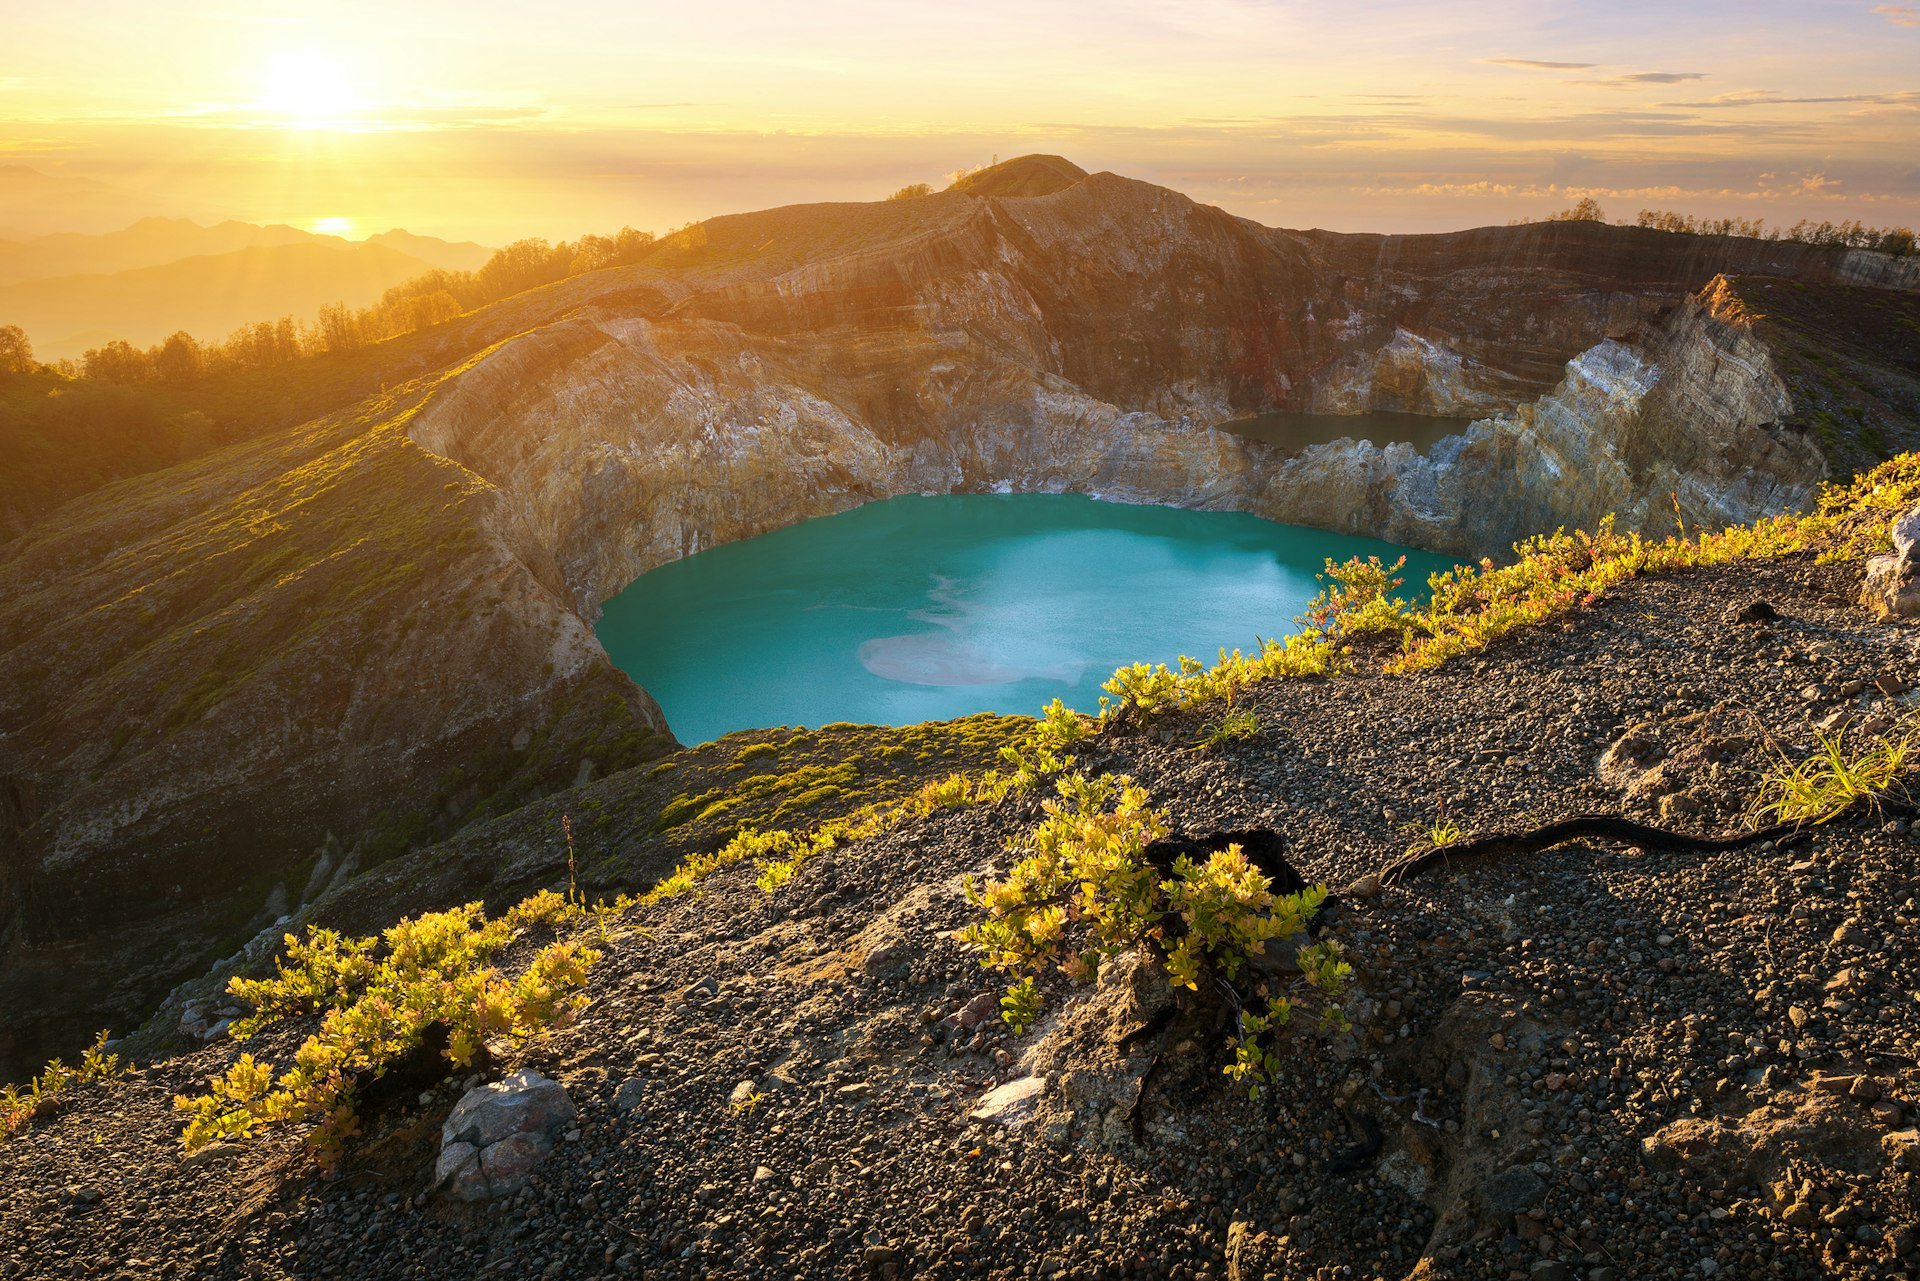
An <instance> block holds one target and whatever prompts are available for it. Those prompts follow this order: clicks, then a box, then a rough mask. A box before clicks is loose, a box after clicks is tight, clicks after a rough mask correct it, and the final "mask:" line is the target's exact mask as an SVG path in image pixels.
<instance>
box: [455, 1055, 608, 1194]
mask: <svg viewBox="0 0 1920 1281" xmlns="http://www.w3.org/2000/svg"><path fill="white" fill-rule="evenodd" d="M576 1115H577V1113H576V1112H575V1110H574V1106H573V1101H572V1100H571V1099H569V1098H568V1097H567V1092H566V1090H565V1089H564V1088H563V1087H562V1086H561V1085H560V1083H559V1082H557V1081H553V1080H550V1079H549V1078H547V1077H544V1076H542V1075H540V1073H538V1072H535V1071H534V1070H533V1069H531V1068H522V1069H521V1070H520V1071H518V1072H515V1073H514V1074H513V1075H512V1076H510V1077H508V1078H507V1079H506V1080H504V1081H497V1082H492V1083H489V1084H486V1085H481V1086H476V1087H475V1088H474V1089H471V1090H469V1091H467V1093H466V1094H465V1095H463V1096H462V1097H461V1099H460V1101H459V1102H458V1103H457V1104H455V1105H454V1108H453V1112H452V1114H451V1115H449V1116H448V1117H447V1120H446V1123H445V1124H443V1125H442V1126H441V1127H440V1159H439V1162H438V1164H437V1165H436V1166H435V1169H434V1186H435V1187H436V1188H439V1189H441V1190H443V1191H445V1192H446V1193H447V1195H449V1196H452V1197H454V1198H455V1199H457V1200H462V1201H480V1200H485V1199H487V1198H489V1197H497V1196H506V1195H509V1194H510V1193H513V1192H517V1191H518V1190H519V1189H520V1188H521V1186H523V1185H524V1184H525V1183H526V1180H527V1176H528V1175H529V1174H531V1173H533V1171H534V1170H535V1169H537V1168H538V1167H539V1165H540V1163H541V1162H543V1161H545V1160H546V1159H547V1157H548V1155H550V1154H551V1153H552V1151H553V1147H554V1143H555V1142H556V1141H557V1140H558V1139H559V1137H560V1136H561V1135H562V1134H564V1133H566V1131H567V1130H568V1129H569V1128H570V1127H571V1126H572V1125H573V1122H574V1119H575V1117H576Z"/></svg>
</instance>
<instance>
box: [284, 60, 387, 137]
mask: <svg viewBox="0 0 1920 1281" xmlns="http://www.w3.org/2000/svg"><path fill="white" fill-rule="evenodd" d="M260 104H261V105H262V106H263V107H265V108H267V109H268V110H269V111H272V112H273V113H274V114H275V115H278V116H280V117H282V118H283V119H284V120H285V122H286V123H287V124H288V125H290V126H292V127H295V128H306V129H321V128H328V127H333V126H338V125H341V124H344V123H346V122H348V121H350V120H353V119H355V118H357V117H358V116H360V115H361V114H362V113H363V111H364V106H365V104H364V103H363V102H362V101H361V99H360V98H359V96H358V95H357V94H356V93H355V92H354V89H353V86H352V84H351V83H350V82H349V81H348V79H347V77H346V75H345V74H344V73H343V72H342V70H341V68H340V65H339V64H338V63H336V62H335V61H333V60H332V59H331V58H328V57H326V56H325V55H323V54H317V53H305V52H302V53H286V54H281V55H280V56H278V57H276V58H274V59H273V60H272V61H271V62H270V63H268V64H267V68H266V74H265V77H264V79H263V82H262V85H261V95H260Z"/></svg>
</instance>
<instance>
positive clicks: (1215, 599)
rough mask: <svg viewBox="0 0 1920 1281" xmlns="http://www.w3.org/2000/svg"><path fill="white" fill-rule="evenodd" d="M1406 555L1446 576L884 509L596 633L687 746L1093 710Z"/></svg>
mask: <svg viewBox="0 0 1920 1281" xmlns="http://www.w3.org/2000/svg"><path fill="white" fill-rule="evenodd" d="M1403 553H1404V554H1405V555H1406V557H1407V568H1406V571H1405V573H1406V578H1407V585H1408V587H1409V588H1419V589H1424V586H1425V583H1426V578H1427V575H1428V574H1429V573H1432V572H1433V571H1435V570H1439V569H1445V568H1447V567H1448V566H1450V565H1451V564H1452V561H1450V560H1448V559H1446V558H1444V557H1441V556H1435V555H1432V554H1429V553H1425V552H1417V551H1413V550H1411V549H1408V548H1403V547H1396V546H1394V545H1393V544H1391V543H1384V542H1381V541H1379V540H1377V539H1372V538H1358V537H1353V536H1350V535H1344V534H1330V533H1327V532H1325V531H1323V530H1317V529H1307V528H1304V527H1301V526H1298V525H1277V524H1274V523H1273V522H1271V521H1265V520H1261V519H1259V518H1258V517H1255V516H1247V515H1242V514H1240V513H1235V512H1199V511H1186V510H1183V509H1180V508H1175V507H1137V506H1127V505H1123V504H1119V503H1103V502H1095V501H1094V500H1092V499H1090V498H1084V497H1081V496H1078V495H1072V494H966V495H955V496H950V497H908V498H894V499H889V500H887V501H885V502H878V503H870V504H868V505H866V506H864V507H860V508H857V509H855V510H853V511H850V512H844V513H842V514H840V515H837V516H824V517H821V518H819V519H816V520H809V521H806V522H804V523H802V524H799V525H794V526H791V527H789V528H787V529H782V530H778V531H776V532H774V533H771V534H766V535H763V536H761V537H759V538H752V539H747V540H745V541H743V542H738V543H729V544H726V545H725V546H721V547H715V548H713V549H711V550H709V551H704V552H700V553H698V554H696V555H693V556H689V557H687V558H686V559H684V560H679V561H675V562H674V563H672V564H670V565H663V566H661V567H660V568H659V569H656V570H653V571H651V572H649V573H646V574H643V575H641V576H640V577H639V578H638V579H636V580H634V582H633V583H632V584H631V585H630V586H628V588H627V589H626V590H625V591H623V592H621V593H620V594H619V595H618V596H616V597H614V598H613V599H612V600H610V601H608V602H607V603H606V608H605V613H604V615H603V616H602V618H601V620H600V625H599V629H598V631H599V636H600V641H601V643H602V644H603V645H605V646H606V649H607V653H608V654H609V655H610V656H611V657H612V658H613V661H614V662H615V663H616V664H617V665H618V666H619V667H620V668H621V669H622V670H623V671H625V672H626V673H627V674H628V675H629V676H631V677H633V679H634V680H635V681H637V682H638V683H639V684H641V685H642V686H644V687H646V689H647V690H649V691H650V692H651V693H652V694H653V696H654V697H655V698H657V699H658V700H659V701H660V705H661V707H662V708H664V709H665V711H666V714H667V723H668V724H669V725H670V726H671V727H672V729H673V731H674V733H675V734H676V735H677V736H678V737H679V738H680V740H681V741H682V742H686V743H699V742H705V741H707V740H709V739H713V738H717V737H719V736H720V735H722V734H725V733H728V732H730V731H733V730H737V729H749V728H756V727H762V726H773V725H823V724H828V723H830V722H833V721H859V722H870V723H876V724H886V725H908V724H912V723H914V722H917V721H925V720H943V719H946V718H949V717H955V716H965V715H968V714H970V713H973V712H985V711H993V712H1022V713H1027V714H1034V713H1037V712H1038V711H1039V710H1040V709H1041V708H1042V707H1044V706H1045V705H1046V704H1047V703H1048V702H1049V701H1050V700H1052V699H1055V698H1058V699H1061V700H1062V701H1064V702H1065V703H1066V704H1067V705H1068V706H1069V707H1076V708H1079V709H1080V710H1082V711H1090V710H1095V709H1097V708H1098V707H1099V699H1100V685H1101V682H1103V681H1105V680H1106V679H1107V678H1108V677H1109V676H1111V675H1112V674H1113V669H1114V668H1116V667H1119V666H1122V665H1124V664H1127V663H1132V662H1142V661H1145V662H1164V663H1168V664H1171V663H1172V662H1173V661H1174V659H1176V658H1177V657H1178V656H1179V655H1181V654H1192V655H1194V656H1195V657H1202V658H1206V659H1208V660H1212V659H1213V657H1214V656H1215V654H1216V652H1217V651H1218V650H1219V649H1220V648H1221V647H1222V646H1225V647H1226V648H1228V649H1232V648H1235V647H1238V648H1240V649H1251V648H1252V647H1253V645H1254V637H1255V636H1256V635H1258V636H1283V635H1285V634H1287V633H1288V632H1291V631H1294V630H1296V627H1295V625H1294V623H1293V619H1294V618H1295V616H1296V615H1298V614H1299V613H1300V611H1301V609H1302V608H1303V607H1304V606H1305V605H1306V604H1307V602H1308V600H1309V599H1311V598H1312V596H1313V594H1314V592H1315V591H1317V590H1318V584H1317V583H1316V582H1315V580H1314V574H1315V573H1316V572H1318V571H1319V570H1320V569H1321V568H1322V566H1323V564H1324V563H1325V561H1326V560H1327V558H1329V557H1331V558H1333V559H1335V560H1344V559H1346V558H1347V557H1350V556H1366V555H1378V556H1380V557H1381V558H1382V559H1385V560H1388V561H1391V560H1392V559H1393V558H1394V557H1396V556H1399V555H1401V554H1403ZM1409 594H1411V593H1409Z"/></svg>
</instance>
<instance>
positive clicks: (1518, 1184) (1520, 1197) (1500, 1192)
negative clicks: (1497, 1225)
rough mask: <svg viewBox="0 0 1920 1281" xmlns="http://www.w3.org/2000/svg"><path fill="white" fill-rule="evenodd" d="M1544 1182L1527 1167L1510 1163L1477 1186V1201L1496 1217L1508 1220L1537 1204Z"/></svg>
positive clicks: (1540, 1199)
mask: <svg viewBox="0 0 1920 1281" xmlns="http://www.w3.org/2000/svg"><path fill="white" fill-rule="evenodd" d="M1546 1195H1547V1183H1546V1180H1545V1179H1542V1178H1541V1177H1540V1176H1539V1175H1537V1174H1535V1173H1534V1172H1533V1168H1532V1167H1531V1166H1525V1165H1511V1166H1508V1167H1507V1168H1506V1169H1504V1170H1502V1171H1500V1173H1498V1174H1496V1175H1494V1176H1493V1177H1492V1178H1490V1179H1488V1180H1487V1181H1486V1182H1485V1183H1482V1184H1481V1185H1480V1204H1481V1206H1482V1207H1483V1208H1484V1209H1485V1210H1486V1212H1487V1213H1488V1214H1489V1215H1490V1216H1492V1217H1494V1218H1496V1219H1509V1218H1512V1217H1513V1216H1514V1215H1517V1214H1524V1213H1526V1212H1527V1211H1528V1210H1531V1209H1533V1207H1534V1206H1536V1205H1539V1204H1540V1202H1541V1201H1542V1200H1544V1199H1545V1198H1546Z"/></svg>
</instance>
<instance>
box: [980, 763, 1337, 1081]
mask: <svg viewBox="0 0 1920 1281" xmlns="http://www.w3.org/2000/svg"><path fill="white" fill-rule="evenodd" d="M1055 790H1056V791H1057V792H1058V797H1057V798H1055V799H1050V800H1048V801H1047V802H1046V803H1045V810H1046V818H1045V820H1044V821H1043V822H1042V823H1041V824H1040V826H1039V827H1037V828H1036V829H1034V831H1033V833H1032V834H1031V835H1030V836H1029V837H1028V838H1027V839H1026V840H1025V842H1024V843H1023V844H1022V845H1021V846H1020V849H1021V850H1022V852H1023V853H1024V854H1025V857H1024V858H1022V859H1021V860H1020V861H1019V862H1018V863H1016V864H1014V866H1013V867H1012V868H1011V869H1010V870H1009V871H1008V872H1007V874H1006V876H1004V877H1002V878H1000V879H998V880H995V881H991V882H989V883H987V884H986V885H984V886H980V885H976V884H974V883H973V882H972V881H971V880H969V882H968V886H967V894H968V898H969V899H970V900H971V901H972V902H973V903H974V904H975V905H976V906H978V907H979V908H980V909H981V911H982V913H983V917H982V919H981V920H979V921H976V922H975V923H974V924H973V925H971V926H969V927H968V928H967V929H966V931H965V932H964V933H963V935H962V937H963V938H964V939H965V941H966V942H968V943H969V944H971V945H972V946H973V947H975V948H977V949H978V950H979V952H980V956H981V964H982V965H984V966H985V967H986V968H988V969H990V970H998V971H1001V972H1003V973H1009V974H1013V975H1015V976H1016V978H1015V979H1014V981H1013V983H1012V984H1011V986H1009V987H1008V989H1007V993H1006V995H1005V996H1004V997H1002V998H1001V1002H1000V1004H1001V1007H1002V1010H1003V1012H1004V1017H1005V1019H1006V1021H1007V1022H1008V1023H1010V1024H1012V1025H1013V1027H1014V1028H1015V1030H1016V1031H1020V1032H1024V1031H1025V1030H1026V1029H1027V1027H1028V1026H1030V1025H1031V1024H1032V1023H1033V1021H1034V1020H1035V1019H1036V1018H1037V1017H1038V1015H1039V1012H1040V1010H1041V1007H1042V997H1041V994H1040V989H1039V983H1038V980H1040V979H1041V978H1043V977H1044V976H1045V974H1046V972H1047V971H1049V970H1056V969H1057V970H1059V971H1060V972H1061V973H1063V974H1065V975H1066V976H1067V977H1068V978H1069V979H1070V980H1071V981H1073V982H1076V983H1089V982H1091V981H1092V980H1093V979H1094V977H1095V976H1096V975H1097V974H1098V972H1099V967H1100V963H1101V962H1102V961H1105V960H1107V959H1108V958H1110V957H1113V956H1116V955H1118V954H1119V953H1121V952H1123V951H1127V950H1130V949H1135V948H1138V949H1141V950H1142V951H1143V952H1144V953H1145V954H1146V955H1148V956H1151V957H1153V958H1154V959H1155V960H1157V961H1158V963H1159V964H1160V965H1161V966H1162V967H1163V968H1164V969H1165V971H1166V975H1167V979H1168V981H1169V982H1171V983H1172V984H1173V985H1174V986H1175V987H1179V988H1184V989H1186V990H1187V991H1189V992H1192V993H1196V994H1202V999H1203V1000H1207V1001H1211V1000H1213V999H1215V997H1216V996H1218V997H1223V998H1224V999H1225V1000H1226V1001H1227V1002H1228V1004H1229V1006H1230V1007H1231V1010H1232V1012H1233V1015H1234V1017H1235V1019H1236V1035H1235V1036H1234V1038H1233V1040H1232V1046H1233V1049H1234V1058H1233V1061H1232V1062H1231V1063H1230V1064H1229V1065H1228V1066H1227V1069H1226V1071H1227V1072H1228V1074H1229V1075H1231V1076H1232V1077H1234V1078H1235V1079H1236V1080H1243V1081H1247V1082H1248V1083H1249V1087H1250V1088H1251V1089H1254V1090H1256V1091H1257V1090H1258V1088H1259V1085H1260V1083H1261V1082H1262V1081H1264V1080H1268V1079H1271V1078H1272V1076H1273V1075H1274V1073H1275V1072H1276V1071H1277V1069H1278V1066H1279V1060H1278V1057H1277V1055H1276V1054H1275V1053H1274V1049H1273V1045H1272V1036H1273V1034H1274V1033H1276V1032H1278V1031H1279V1030H1280V1029H1282V1028H1284V1027H1287V1026H1288V1025H1289V1024H1290V1023H1291V1022H1292V1021H1293V1018H1294V1015H1295V1013H1296V1010H1297V1008H1298V1007H1299V1006H1300V1005H1301V1004H1302V1003H1305V1004H1306V1005H1308V1006H1310V1007H1312V1008H1313V1009H1314V1010H1315V1011H1316V1013H1317V1014H1318V1016H1319V1019H1320V1022H1321V1026H1322V1027H1323V1028H1325V1027H1335V1026H1344V1015H1343V1014H1342V1012H1341V1009H1340V1005H1339V998H1340V996H1341V994H1342V992H1343V991H1344V990H1345V985H1346V981H1347V979H1348V977H1349V976H1350V975H1351V974H1352V967H1351V966H1349V965H1348V964H1347V962H1346V961H1345V960H1343V959H1342V957H1341V955H1340V951H1339V949H1338V947H1337V946H1336V945H1334V944H1332V943H1313V942H1307V941H1306V939H1307V934H1306V930H1307V925H1308V923H1309V922H1311V921H1312V919H1313V917H1314V916H1315V914H1317V913H1318V912H1319V910H1320V908H1321V906H1322V905H1323V904H1324V903H1325V902H1326V897H1327V891H1326V887H1325V886H1311V887H1308V888H1307V889H1304V890H1301V891H1300V892H1298V893H1294V894H1275V893H1273V881H1272V879H1271V878H1270V877H1268V876H1267V875H1266V874H1265V873H1263V872H1261V871H1260V870H1259V869H1258V868H1256V867H1255V866H1253V864H1252V863H1251V862H1249V861H1248V859H1247V857H1246V855H1245V853H1244V852H1243V851H1242V850H1241V848H1240V847H1239V846H1238V845H1230V846H1228V847H1227V848H1226V849H1224V850H1220V851H1216V852H1214V853H1212V854H1210V855H1209V856H1208V857H1207V859H1206V860H1205V861H1204V862H1202V861H1198V860H1196V859H1194V858H1192V857H1190V856H1189V855H1187V854H1184V853H1183V854H1180V855H1178V856H1177V857H1175V858H1174V859H1173V860H1172V863H1171V866H1167V867H1163V866H1159V865H1157V864H1156V862H1155V861H1154V859H1153V858H1152V857H1151V853H1152V846H1153V844H1154V842H1156V841H1159V840H1161V839H1162V838H1164V837H1166V835H1167V834H1168V831H1169V823H1168V820H1167V816H1166V814H1165V813H1164V812H1163V811H1161V810H1157V809H1154V808H1152V807H1151V806H1150V804H1149V802H1148V797H1147V793H1146V790H1145V789H1144V788H1141V787H1139V786H1138V785H1136V784H1135V783H1134V782H1133V781H1132V780H1131V779H1128V778H1125V777H1120V778H1115V777H1113V776H1110V775H1101V776H1099V777H1097V778H1088V777H1087V776H1086V775H1085V774H1083V773H1078V772H1076V773H1072V774H1067V775H1065V776H1063V777H1061V778H1060V779H1058V780H1057V781H1056V783H1055ZM1270 940H1277V941H1280V942H1281V943H1282V945H1283V946H1284V945H1285V944H1286V943H1287V942H1288V941H1290V940H1298V942H1297V944H1295V945H1294V946H1293V958H1294V961H1295V963H1296V964H1297V965H1298V967H1299V975H1298V977H1297V979H1296V980H1295V981H1294V982H1293V983H1292V984H1291V985H1289V990H1287V991H1284V992H1276V991H1274V990H1273V984H1271V983H1267V982H1260V983H1253V982H1249V980H1250V979H1251V975H1249V973H1248V970H1249V968H1250V966H1251V964H1252V963H1253V961H1254V960H1255V958H1256V957H1258V956H1260V955H1261V954H1263V953H1265V952H1266V951H1267V950H1268V948H1267V945H1268V942H1269V941H1270ZM1243 982H1246V983H1248V986H1249V987H1250V989H1251V991H1250V992H1249V993H1247V994H1242V992H1241V991H1240V988H1239V986H1238V985H1239V984H1241V983H1243ZM1258 997H1264V998H1265V999H1264V1008H1263V1009H1261V1010H1259V1011H1256V1010H1255V1009H1254V1008H1253V1005H1254V1002H1255V999H1256V998H1258Z"/></svg>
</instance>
